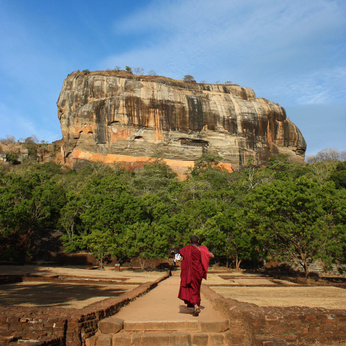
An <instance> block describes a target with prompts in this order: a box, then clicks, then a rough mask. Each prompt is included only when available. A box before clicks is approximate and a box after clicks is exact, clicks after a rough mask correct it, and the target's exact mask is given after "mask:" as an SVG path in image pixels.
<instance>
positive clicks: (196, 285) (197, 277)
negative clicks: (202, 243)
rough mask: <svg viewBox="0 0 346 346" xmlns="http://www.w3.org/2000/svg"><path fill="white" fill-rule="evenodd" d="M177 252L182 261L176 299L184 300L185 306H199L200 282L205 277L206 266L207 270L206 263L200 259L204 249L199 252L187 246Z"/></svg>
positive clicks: (194, 247) (196, 248)
mask: <svg viewBox="0 0 346 346" xmlns="http://www.w3.org/2000/svg"><path fill="white" fill-rule="evenodd" d="M205 248H206V247H205ZM179 252H180V254H181V255H182V256H183V258H184V259H183V261H182V263H181V274H180V289H179V294H178V298H180V299H182V300H184V302H185V304H193V305H198V306H199V305H200V303H201V293H200V291H201V282H202V278H203V277H204V278H206V277H207V276H206V274H207V268H208V265H207V268H205V264H206V261H205V259H204V260H203V259H202V258H203V257H204V256H205V255H204V253H205V249H203V250H202V251H201V250H200V249H198V247H196V246H193V245H188V246H185V247H184V248H182V249H181V250H180V251H179ZM203 262H204V263H203ZM208 262H209V251H208ZM203 264H204V265H203Z"/></svg>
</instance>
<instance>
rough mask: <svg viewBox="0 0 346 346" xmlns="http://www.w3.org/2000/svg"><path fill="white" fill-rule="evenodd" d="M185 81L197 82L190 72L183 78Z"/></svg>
mask: <svg viewBox="0 0 346 346" xmlns="http://www.w3.org/2000/svg"><path fill="white" fill-rule="evenodd" d="M183 81H184V82H196V80H195V78H194V77H193V76H191V75H190V74H186V75H185V76H184V78H183Z"/></svg>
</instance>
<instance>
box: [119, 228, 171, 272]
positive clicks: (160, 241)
mask: <svg viewBox="0 0 346 346" xmlns="http://www.w3.org/2000/svg"><path fill="white" fill-rule="evenodd" d="M122 244H123V247H122V252H123V253H122V255H123V256H126V257H129V258H138V260H139V263H140V266H141V269H142V270H143V269H144V267H145V263H146V260H148V259H151V258H152V259H155V258H165V257H166V256H167V254H168V249H169V243H168V240H167V236H166V232H165V230H164V229H162V227H160V226H158V225H155V224H151V225H150V224H149V223H145V222H136V223H134V224H132V225H129V226H128V227H127V228H126V231H125V232H124V233H123V236H122Z"/></svg>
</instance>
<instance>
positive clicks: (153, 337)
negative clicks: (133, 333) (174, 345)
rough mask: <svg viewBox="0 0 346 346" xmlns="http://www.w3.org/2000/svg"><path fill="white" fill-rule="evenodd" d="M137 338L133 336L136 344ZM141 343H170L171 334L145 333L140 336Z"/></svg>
mask: <svg viewBox="0 0 346 346" xmlns="http://www.w3.org/2000/svg"><path fill="white" fill-rule="evenodd" d="M136 339H137V338H136V337H134V338H133V344H134V345H136V342H137V341H138V340H136ZM140 345H150V346H163V345H170V335H169V334H167V333H143V334H142V335H141V337H140Z"/></svg>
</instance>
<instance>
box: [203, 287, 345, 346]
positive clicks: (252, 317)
mask: <svg viewBox="0 0 346 346" xmlns="http://www.w3.org/2000/svg"><path fill="white" fill-rule="evenodd" d="M202 292H203V293H204V294H206V295H207V296H208V297H209V298H210V299H211V300H212V301H213V302H214V304H216V305H217V307H218V308H219V309H221V310H223V311H224V313H225V314H226V315H227V316H229V318H230V325H231V328H233V329H234V332H237V331H239V332H240V331H241V330H243V332H244V333H246V334H247V338H248V340H249V344H251V345H268V346H269V345H315V344H316V345H320V344H321V345H340V344H346V311H345V310H329V309H323V308H307V307H299V306H297V307H259V306H257V305H255V304H249V303H243V302H239V301H237V300H234V299H229V298H224V297H222V296H221V295H219V294H217V293H215V292H214V291H213V290H212V289H211V288H209V287H207V286H205V285H204V286H202ZM233 322H236V324H235V325H234V326H233V327H232V323H233Z"/></svg>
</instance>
